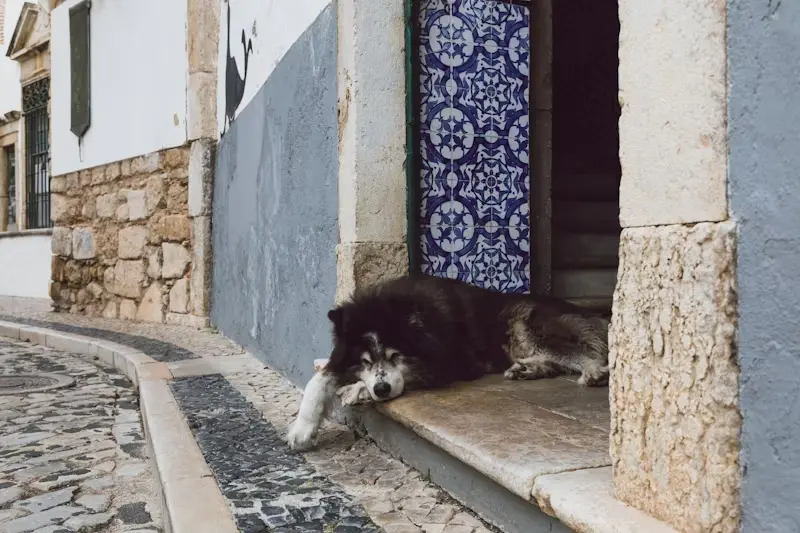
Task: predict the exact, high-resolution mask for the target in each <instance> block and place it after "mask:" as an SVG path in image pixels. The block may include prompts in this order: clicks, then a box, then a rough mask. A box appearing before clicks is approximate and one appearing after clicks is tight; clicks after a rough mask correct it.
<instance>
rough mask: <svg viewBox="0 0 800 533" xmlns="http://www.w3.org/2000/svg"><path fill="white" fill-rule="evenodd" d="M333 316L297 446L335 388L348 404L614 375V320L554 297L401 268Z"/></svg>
mask: <svg viewBox="0 0 800 533" xmlns="http://www.w3.org/2000/svg"><path fill="white" fill-rule="evenodd" d="M328 318H329V319H330V320H331V322H332V323H333V344H334V346H333V352H332V353H331V356H330V358H329V360H328V363H327V365H326V366H325V368H324V369H322V370H321V371H319V372H318V373H317V374H316V375H315V376H314V377H313V378H312V379H311V381H310V382H309V383H308V385H307V386H306V389H305V393H304V394H303V401H302V403H301V406H300V411H299V413H298V416H297V420H295V422H294V424H293V425H292V427H291V429H290V431H289V444H290V446H291V447H292V448H294V449H303V448H307V447H308V446H310V445H311V444H313V441H314V439H315V437H316V434H317V431H318V429H319V426H320V424H321V423H322V420H323V418H324V416H325V414H326V411H327V408H328V406H329V404H330V401H331V399H332V398H333V396H334V395H338V396H339V397H340V398H341V400H342V404H343V405H356V404H367V403H371V402H382V401H386V400H391V399H393V398H397V397H398V396H400V395H401V394H403V393H404V392H405V391H408V390H414V389H432V388H437V387H444V386H447V385H449V384H451V383H453V382H456V381H469V380H474V379H477V378H479V377H481V376H484V375H485V374H490V373H499V372H505V377H506V378H507V379H539V378H546V377H553V376H557V375H561V374H580V378H579V380H578V383H580V384H582V385H586V386H601V385H606V384H607V383H608V326H609V321H608V320H607V319H606V318H604V317H601V316H598V315H596V314H594V313H591V312H589V311H587V310H585V309H583V308H580V307H578V306H575V305H572V304H570V303H568V302H566V301H563V300H559V299H556V298H550V297H543V296H534V295H525V294H503V293H499V292H495V291H491V290H487V289H481V288H478V287H475V286H473V285H469V284H466V283H463V282H460V281H456V280H450V279H442V278H436V277H429V276H422V277H403V278H398V279H394V280H391V281H388V282H384V283H381V284H378V285H376V286H374V287H371V288H369V289H367V290H364V291H361V292H359V293H357V294H356V295H354V296H353V298H352V299H351V300H350V301H348V302H346V303H344V304H342V305H340V306H339V307H337V308H336V309H333V310H331V311H329V312H328Z"/></svg>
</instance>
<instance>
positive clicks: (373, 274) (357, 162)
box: [336, 0, 408, 301]
mask: <svg viewBox="0 0 800 533" xmlns="http://www.w3.org/2000/svg"><path fill="white" fill-rule="evenodd" d="M337 9H338V32H339V46H338V50H339V55H338V74H337V77H338V100H339V103H338V106H339V109H338V114H339V245H338V246H337V250H336V256H337V290H336V293H337V295H336V298H337V300H338V301H340V300H342V299H343V298H347V297H348V296H349V295H350V294H352V292H353V291H354V290H355V289H357V288H358V287H360V286H363V285H368V284H371V283H373V282H376V281H379V280H381V279H386V278H390V277H394V276H398V275H402V274H405V273H407V271H408V247H407V244H406V220H407V219H406V174H405V161H406V120H405V109H406V91H405V55H404V54H405V33H404V32H405V26H404V19H405V16H404V2H403V0H340V1H339V2H337Z"/></svg>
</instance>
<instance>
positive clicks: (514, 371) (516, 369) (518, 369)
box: [503, 363, 525, 379]
mask: <svg viewBox="0 0 800 533" xmlns="http://www.w3.org/2000/svg"><path fill="white" fill-rule="evenodd" d="M524 371H525V367H524V366H522V365H521V364H519V363H514V364H513V365H511V366H510V367H509V368H508V370H506V371H505V373H503V377H504V378H506V379H520V378H521V377H522V373H523V372H524Z"/></svg>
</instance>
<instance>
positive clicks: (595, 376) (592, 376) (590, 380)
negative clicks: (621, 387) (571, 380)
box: [578, 366, 609, 387]
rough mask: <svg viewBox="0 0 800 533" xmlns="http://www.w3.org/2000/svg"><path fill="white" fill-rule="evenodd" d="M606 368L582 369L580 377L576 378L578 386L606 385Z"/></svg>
mask: <svg viewBox="0 0 800 533" xmlns="http://www.w3.org/2000/svg"><path fill="white" fill-rule="evenodd" d="M608 373H609V372H608V367H607V366H592V367H589V368H584V369H583V372H581V377H580V378H578V385H583V386H584V387H604V386H606V385H608Z"/></svg>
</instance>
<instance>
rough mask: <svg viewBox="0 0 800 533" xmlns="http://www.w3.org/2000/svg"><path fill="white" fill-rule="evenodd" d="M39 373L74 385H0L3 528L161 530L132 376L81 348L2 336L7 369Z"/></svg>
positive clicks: (14, 531) (1, 367)
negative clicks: (32, 388)
mask: <svg viewBox="0 0 800 533" xmlns="http://www.w3.org/2000/svg"><path fill="white" fill-rule="evenodd" d="M40 373H49V374H56V375H58V376H59V377H60V378H61V379H62V380H63V381H65V382H67V386H65V387H63V388H56V389H51V390H46V391H43V392H33V393H23V394H6V395H0V532H1V533H72V532H88V531H98V532H102V533H116V532H136V533H156V532H160V531H161V530H160V528H159V527H158V526H157V524H160V523H161V521H160V515H159V509H158V506H157V505H156V503H157V500H156V497H155V486H154V484H153V478H152V475H151V471H150V466H149V462H148V460H147V457H146V449H145V442H144V437H143V432H142V425H141V420H140V415H139V410H138V400H137V397H136V394H135V391H134V389H133V387H132V385H131V383H130V382H129V381H128V380H127V379H126V378H124V377H123V376H121V375H119V374H117V373H115V372H113V371H106V370H103V369H101V368H99V367H98V366H96V365H95V364H92V363H91V362H89V361H88V360H87V359H85V358H83V357H82V356H77V355H74V354H68V353H63V352H58V351H55V350H52V349H49V348H45V347H42V346H35V345H31V344H27V343H23V342H17V341H10V340H7V339H3V338H0V376H11V375H17V376H18V375H20V374H40ZM70 382H71V383H70Z"/></svg>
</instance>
